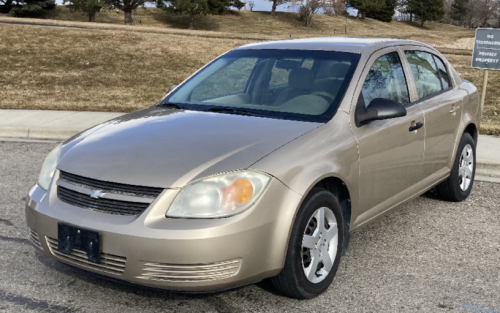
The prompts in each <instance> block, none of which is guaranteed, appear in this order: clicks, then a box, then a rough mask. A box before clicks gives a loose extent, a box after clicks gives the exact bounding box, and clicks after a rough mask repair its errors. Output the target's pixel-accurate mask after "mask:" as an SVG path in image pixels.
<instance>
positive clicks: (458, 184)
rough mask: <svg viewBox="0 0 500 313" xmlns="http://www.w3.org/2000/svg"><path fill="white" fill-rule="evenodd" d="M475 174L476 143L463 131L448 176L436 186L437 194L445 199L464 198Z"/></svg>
mask: <svg viewBox="0 0 500 313" xmlns="http://www.w3.org/2000/svg"><path fill="white" fill-rule="evenodd" d="M475 174H476V143H475V142H474V139H472V137H471V135H470V134H468V133H464V134H463V135H462V138H461V139H460V144H459V145H458V150H457V154H456V156H455V162H454V163H453V168H452V169H451V173H450V177H448V179H446V180H445V181H444V182H442V183H441V184H439V185H438V186H437V187H436V191H437V194H438V196H439V197H440V198H441V199H443V200H447V201H453V202H459V201H463V200H465V199H466V198H467V197H468V196H469V194H470V192H471V190H472V185H473V183H474V176H475Z"/></svg>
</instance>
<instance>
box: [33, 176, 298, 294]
mask: <svg viewBox="0 0 500 313" xmlns="http://www.w3.org/2000/svg"><path fill="white" fill-rule="evenodd" d="M57 176H58V173H56V175H55V179H54V181H56V180H57ZM56 188H57V186H56V185H55V183H54V182H53V183H52V186H51V187H50V188H49V191H48V192H46V191H45V190H43V189H41V188H40V187H38V186H37V185H36V186H34V187H33V188H32V189H31V190H30V192H29V197H28V198H27V201H26V221H27V224H28V226H29V228H30V240H31V241H32V242H33V243H34V246H35V248H36V249H37V250H38V251H40V252H42V253H44V254H46V255H48V256H51V257H53V258H55V259H57V260H58V261H61V262H63V263H67V264H71V265H73V266H76V267H79V268H83V269H86V270H88V271H91V272H95V273H98V274H101V275H105V276H109V277H113V278H116V279H120V280H124V281H128V282H131V283H136V284H140V285H146V286H151V287H159V288H165V289H171V290H179V291H214V290H221V289H226V288H231V287H236V286H239V285H244V284H248V283H252V282H256V281H259V280H261V279H264V278H267V277H271V276H274V275H277V274H278V273H279V272H280V271H281V269H282V267H283V264H284V257H285V253H286V248H287V243H288V237H289V233H290V229H291V225H292V223H293V218H294V215H295V211H296V208H297V207H298V205H299V204H300V200H301V197H300V195H298V194H296V193H295V192H293V191H291V190H290V189H288V188H287V187H286V186H285V185H283V184H282V183H281V182H279V181H278V180H276V179H273V180H272V181H271V183H270V185H269V187H268V189H267V190H266V192H265V193H264V195H263V196H262V197H261V199H259V201H258V202H257V203H256V204H255V205H254V206H253V207H252V208H250V209H249V210H247V211H245V212H243V213H241V214H239V215H236V216H232V217H229V218H220V219H172V218H166V217H165V212H166V210H167V208H168V207H169V205H170V203H171V201H172V200H173V199H174V197H175V195H176V194H177V192H178V190H172V189H166V190H165V191H164V192H163V193H162V195H160V197H158V198H157V199H156V200H155V202H153V203H152V204H151V205H150V206H149V208H148V209H147V210H146V211H145V212H144V213H142V214H141V215H139V216H121V215H112V214H106V213H100V212H95V211H91V210H87V209H83V208H79V207H75V206H72V205H69V204H67V203H65V202H62V201H60V200H59V199H58V197H57V192H56V191H55V190H56ZM59 222H64V223H67V224H71V225H75V226H78V227H81V228H85V229H89V230H94V231H98V232H99V233H100V241H101V251H102V253H101V260H102V261H101V264H95V263H91V262H89V261H88V260H87V256H86V254H85V253H83V252H79V251H77V250H73V251H72V252H71V254H70V255H66V254H62V253H60V252H59V251H58V250H57V240H58V223H59Z"/></svg>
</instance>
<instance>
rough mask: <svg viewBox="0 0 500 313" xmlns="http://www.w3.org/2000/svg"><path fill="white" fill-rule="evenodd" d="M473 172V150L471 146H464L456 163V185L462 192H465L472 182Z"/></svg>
mask: <svg viewBox="0 0 500 313" xmlns="http://www.w3.org/2000/svg"><path fill="white" fill-rule="evenodd" d="M473 170H474V150H472V147H471V145H469V144H467V145H465V147H464V149H463V150H462V154H461V155H460V160H459V162H458V183H459V185H460V189H462V191H466V190H467V189H468V188H469V186H470V183H471V181H472V171H473Z"/></svg>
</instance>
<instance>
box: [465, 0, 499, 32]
mask: <svg viewBox="0 0 500 313" xmlns="http://www.w3.org/2000/svg"><path fill="white" fill-rule="evenodd" d="M494 4H495V3H494V1H493V0H474V1H468V2H467V13H466V15H465V19H464V22H465V23H464V24H465V25H464V26H466V27H470V28H475V27H478V26H482V25H485V24H486V22H487V21H488V20H489V19H490V18H493V17H495V15H494Z"/></svg>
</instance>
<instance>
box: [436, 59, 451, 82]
mask: <svg viewBox="0 0 500 313" xmlns="http://www.w3.org/2000/svg"><path fill="white" fill-rule="evenodd" d="M434 60H435V61H436V64H437V68H438V72H439V77H440V78H441V82H442V83H443V89H444V90H446V89H448V88H450V86H451V84H450V75H448V71H447V70H446V66H445V65H444V63H443V60H441V59H440V58H438V57H437V56H434Z"/></svg>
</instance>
